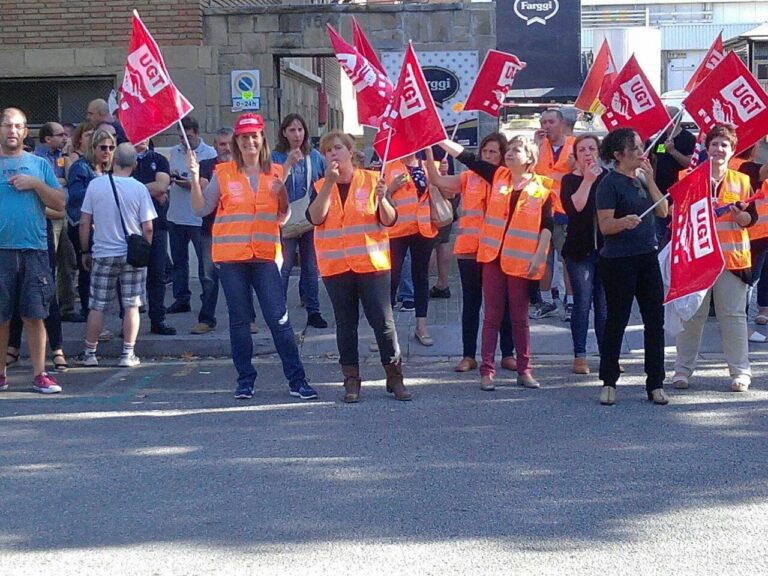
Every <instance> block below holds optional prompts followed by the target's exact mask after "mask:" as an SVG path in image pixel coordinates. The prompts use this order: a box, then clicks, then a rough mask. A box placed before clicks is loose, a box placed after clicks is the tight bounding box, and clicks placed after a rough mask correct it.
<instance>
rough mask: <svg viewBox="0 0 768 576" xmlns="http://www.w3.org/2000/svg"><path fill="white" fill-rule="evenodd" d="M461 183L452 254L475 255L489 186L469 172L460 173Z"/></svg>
mask: <svg viewBox="0 0 768 576" xmlns="http://www.w3.org/2000/svg"><path fill="white" fill-rule="evenodd" d="M459 178H460V182H461V216H460V217H459V232H458V235H457V236H456V242H455V243H454V245H453V253H454V254H475V253H477V246H478V243H479V241H480V228H481V227H482V225H483V216H485V201H486V198H487V197H488V193H489V192H490V188H491V187H490V186H489V185H488V182H486V181H485V180H484V179H483V178H482V177H480V176H478V175H477V174H475V173H474V172H472V171H471V170H467V171H466V172H462V173H461V175H460V176H459Z"/></svg>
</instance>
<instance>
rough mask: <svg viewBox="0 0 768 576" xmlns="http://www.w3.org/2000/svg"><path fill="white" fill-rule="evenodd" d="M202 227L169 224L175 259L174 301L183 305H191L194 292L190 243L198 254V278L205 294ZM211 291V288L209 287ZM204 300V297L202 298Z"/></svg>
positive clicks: (172, 252)
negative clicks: (191, 279)
mask: <svg viewBox="0 0 768 576" xmlns="http://www.w3.org/2000/svg"><path fill="white" fill-rule="evenodd" d="M200 230H201V227H200V226H188V225H186V224H174V223H173V222H168V239H169V240H170V244H171V258H172V259H173V274H172V276H173V299H174V300H175V301H176V302H179V303H181V304H189V301H190V299H191V297H192V292H191V291H190V289H189V243H190V242H192V246H193V247H194V248H195V254H197V276H198V278H200V283H201V284H202V286H203V292H205V288H206V286H205V282H204V278H205V271H204V270H203V253H202V247H201V245H200V235H201V234H200ZM208 288H209V289H210V286H209V287H208ZM200 298H201V299H203V296H202V295H201V296H200Z"/></svg>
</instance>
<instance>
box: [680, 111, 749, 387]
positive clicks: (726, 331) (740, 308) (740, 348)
mask: <svg viewBox="0 0 768 576" xmlns="http://www.w3.org/2000/svg"><path fill="white" fill-rule="evenodd" d="M704 143H705V145H706V147H707V155H708V157H709V161H710V166H711V175H712V179H711V184H710V193H711V197H712V201H713V202H714V204H715V207H716V209H717V208H719V210H716V213H715V228H716V230H717V239H718V240H719V242H720V250H721V251H722V253H723V259H724V260H725V268H724V269H723V271H722V272H721V273H720V276H718V278H717V280H716V281H715V284H714V285H713V286H712V288H710V289H709V290H708V291H707V293H706V295H705V297H704V301H703V302H702V303H701V306H700V307H699V310H698V311H697V312H696V314H694V315H693V317H692V318H691V319H690V320H688V321H686V322H683V330H682V332H680V333H679V334H678V335H677V358H676V359H675V376H674V378H673V379H672V385H673V386H674V387H675V388H688V381H689V379H690V377H691V376H692V375H693V371H694V369H695V368H696V359H697V356H698V354H699V345H700V344H701V335H702V332H703V330H704V324H705V322H706V321H707V316H708V313H709V301H710V299H712V300H713V301H714V303H715V314H716V316H717V320H718V323H719V324H720V335H721V336H722V340H723V352H724V353H725V360H726V362H727V364H728V371H729V373H730V377H731V390H732V391H734V392H744V391H746V390H747V389H748V388H749V385H750V384H751V382H752V369H751V366H750V363H749V344H748V340H747V315H746V305H747V288H748V286H749V284H750V282H751V281H752V278H751V275H752V253H751V249H750V242H749V232H748V231H747V228H748V227H750V226H752V225H753V224H755V223H756V222H757V219H758V215H757V210H756V208H755V203H754V202H750V203H749V204H747V203H746V202H745V200H747V199H748V198H749V197H750V196H751V195H752V186H751V185H750V182H749V176H747V175H746V174H742V173H741V172H737V171H735V170H731V169H729V168H728V162H729V161H730V160H731V158H732V156H733V153H734V151H735V150H736V144H737V140H736V132H735V130H734V129H733V128H731V127H730V126H726V125H724V124H716V125H715V126H714V127H712V129H711V130H710V131H709V132H708V133H707V138H706V140H705V142H704ZM718 214H719V215H718Z"/></svg>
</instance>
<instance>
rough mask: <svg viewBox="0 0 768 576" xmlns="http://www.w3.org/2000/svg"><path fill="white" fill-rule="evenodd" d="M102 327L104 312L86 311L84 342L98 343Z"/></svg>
mask: <svg viewBox="0 0 768 576" xmlns="http://www.w3.org/2000/svg"><path fill="white" fill-rule="evenodd" d="M103 327H104V312H102V311H101V310H89V311H88V323H87V324H86V325H85V341H86V342H98V341H99V334H101V329H102V328H103Z"/></svg>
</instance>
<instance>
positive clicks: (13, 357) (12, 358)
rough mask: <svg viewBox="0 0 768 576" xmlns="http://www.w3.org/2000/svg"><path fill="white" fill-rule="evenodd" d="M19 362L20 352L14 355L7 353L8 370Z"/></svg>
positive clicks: (6, 365) (6, 363)
mask: <svg viewBox="0 0 768 576" xmlns="http://www.w3.org/2000/svg"><path fill="white" fill-rule="evenodd" d="M8 358H10V360H8ZM18 361H19V353H18V352H16V354H14V353H13V352H6V353H5V367H6V368H10V367H11V366H13V365H14V364H16V362H18Z"/></svg>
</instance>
